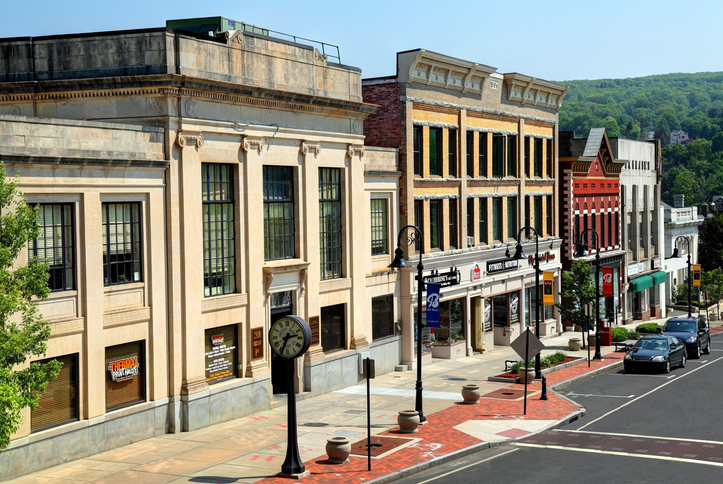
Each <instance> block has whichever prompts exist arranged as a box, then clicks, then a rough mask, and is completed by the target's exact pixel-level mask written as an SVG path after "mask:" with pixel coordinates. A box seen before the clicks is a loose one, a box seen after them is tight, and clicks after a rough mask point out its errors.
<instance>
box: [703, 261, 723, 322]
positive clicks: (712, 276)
mask: <svg viewBox="0 0 723 484" xmlns="http://www.w3.org/2000/svg"><path fill="white" fill-rule="evenodd" d="M700 277H701V281H700V282H701V289H703V290H704V291H705V292H707V293H708V298H709V299H710V302H714V303H715V307H716V315H718V316H720V300H721V299H723V269H721V268H720V267H716V268H715V269H713V270H712V271H703V272H702V273H701V275H700Z"/></svg>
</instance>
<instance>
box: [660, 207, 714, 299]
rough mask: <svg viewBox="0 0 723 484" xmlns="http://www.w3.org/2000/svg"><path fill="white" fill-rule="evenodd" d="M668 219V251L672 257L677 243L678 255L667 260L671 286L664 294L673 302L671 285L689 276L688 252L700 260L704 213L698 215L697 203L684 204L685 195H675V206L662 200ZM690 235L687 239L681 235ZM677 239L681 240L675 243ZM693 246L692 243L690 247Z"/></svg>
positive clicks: (666, 269) (693, 257) (666, 252)
mask: <svg viewBox="0 0 723 484" xmlns="http://www.w3.org/2000/svg"><path fill="white" fill-rule="evenodd" d="M662 208H663V212H664V216H663V219H664V221H665V230H664V235H663V240H664V246H665V249H664V250H665V253H664V257H670V256H671V255H672V254H673V249H674V248H675V247H676V246H677V247H678V253H679V254H680V257H679V258H675V259H666V260H665V272H667V273H668V289H667V291H666V294H665V303H666V304H672V288H673V286H680V285H683V284H686V281H687V279H688V257H687V255H688V253H689V252H690V256H691V263H692V264H697V263H698V228H699V227H700V226H701V225H702V224H703V220H704V218H703V216H702V215H698V211H697V210H696V207H686V206H685V195H673V206H672V207H671V206H670V205H668V204H667V203H663V204H662ZM679 237H682V238H683V239H687V240H688V242H687V243H686V242H684V241H683V240H681V239H678V238H679ZM676 240H678V243H677V244H676ZM688 246H690V247H688Z"/></svg>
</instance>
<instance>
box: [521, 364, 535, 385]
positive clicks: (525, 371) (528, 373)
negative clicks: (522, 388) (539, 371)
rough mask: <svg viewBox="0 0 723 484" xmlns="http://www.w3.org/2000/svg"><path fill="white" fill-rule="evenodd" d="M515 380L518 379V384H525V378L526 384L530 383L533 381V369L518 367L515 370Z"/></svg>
mask: <svg viewBox="0 0 723 484" xmlns="http://www.w3.org/2000/svg"><path fill="white" fill-rule="evenodd" d="M517 378H519V379H520V383H525V378H527V383H532V382H533V381H535V369H534V368H525V367H520V369H519V370H517Z"/></svg>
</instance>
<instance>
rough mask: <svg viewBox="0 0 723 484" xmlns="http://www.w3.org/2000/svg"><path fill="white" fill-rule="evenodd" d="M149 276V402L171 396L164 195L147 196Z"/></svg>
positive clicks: (160, 193)
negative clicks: (169, 386) (169, 388)
mask: <svg viewBox="0 0 723 484" xmlns="http://www.w3.org/2000/svg"><path fill="white" fill-rule="evenodd" d="M147 213H148V225H147V227H148V237H147V240H146V243H147V244H148V262H147V268H146V272H147V274H148V281H149V284H150V288H149V305H150V309H151V322H150V327H149V331H148V363H149V372H148V373H149V374H150V375H152V378H151V384H150V385H149V390H150V392H149V393H150V395H149V396H150V400H154V401H155V400H159V399H161V398H165V397H167V396H168V345H167V328H168V326H167V319H166V299H167V293H166V245H165V244H166V231H165V223H164V221H165V217H164V197H163V193H162V192H160V191H159V192H151V193H150V194H149V196H148V210H147Z"/></svg>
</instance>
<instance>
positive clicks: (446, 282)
mask: <svg viewBox="0 0 723 484" xmlns="http://www.w3.org/2000/svg"><path fill="white" fill-rule="evenodd" d="M415 279H417V278H416V277H415ZM422 280H423V282H424V283H425V284H428V283H430V282H433V283H435V284H439V285H440V286H442V287H448V286H456V285H457V284H459V283H460V282H461V281H462V275H461V274H460V273H459V271H458V270H452V271H449V272H442V273H441V274H440V273H437V274H431V275H429V276H424V278H423V279H422Z"/></svg>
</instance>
